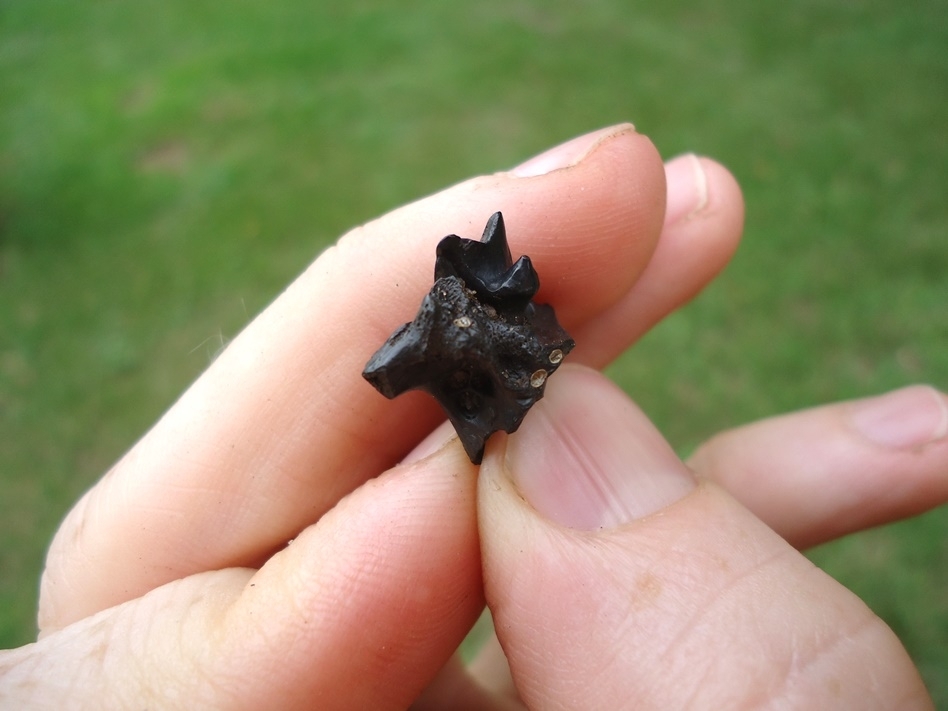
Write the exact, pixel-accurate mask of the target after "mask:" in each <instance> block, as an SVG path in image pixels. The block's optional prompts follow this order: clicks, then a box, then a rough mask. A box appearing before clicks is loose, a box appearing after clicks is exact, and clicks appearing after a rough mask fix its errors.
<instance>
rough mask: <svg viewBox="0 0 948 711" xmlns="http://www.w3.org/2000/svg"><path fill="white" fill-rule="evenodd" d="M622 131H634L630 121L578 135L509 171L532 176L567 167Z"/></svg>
mask: <svg viewBox="0 0 948 711" xmlns="http://www.w3.org/2000/svg"><path fill="white" fill-rule="evenodd" d="M624 133H635V126H633V125H632V124H631V123H622V124H619V125H617V126H610V127H608V128H603V129H600V130H598V131H593V132H592V133H587V134H585V135H583V136H578V137H577V138H574V139H572V140H570V141H567V142H566V143H561V144H560V145H558V146H556V147H555V148H551V149H550V150H548V151H546V152H545V153H541V154H540V155H538V156H534V157H533V158H531V159H530V160H528V161H526V162H525V163H521V164H520V165H518V166H517V167H516V168H514V169H513V170H511V171H510V173H511V174H512V175H515V176H517V177H518V178H533V177H536V176H538V175H545V174H547V173H549V172H551V171H554V170H559V169H560V168H569V167H570V166H573V165H576V164H577V163H579V162H580V161H582V160H583V158H585V157H586V156H588V155H589V154H590V153H592V152H593V151H594V150H596V148H598V147H599V146H600V145H602V144H603V143H605V142H606V141H608V140H610V139H612V138H614V137H616V136H619V135H621V134H624Z"/></svg>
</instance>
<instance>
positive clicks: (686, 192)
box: [665, 153, 708, 225]
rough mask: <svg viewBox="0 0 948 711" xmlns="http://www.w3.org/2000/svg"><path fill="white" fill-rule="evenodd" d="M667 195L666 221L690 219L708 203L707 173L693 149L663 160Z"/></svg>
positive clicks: (672, 222) (674, 221)
mask: <svg viewBox="0 0 948 711" xmlns="http://www.w3.org/2000/svg"><path fill="white" fill-rule="evenodd" d="M665 183H666V184H667V186H668V197H667V198H666V202H665V224H666V225H672V224H674V223H676V222H682V221H685V220H690V219H691V218H692V217H694V216H696V215H698V214H700V213H701V211H702V210H704V209H705V207H707V205H708V176H707V174H706V173H705V172H704V167H703V166H702V165H701V160H700V159H699V158H698V156H696V155H695V154H694V153H688V154H686V155H683V156H678V157H677V158H673V159H672V160H670V161H668V163H666V164H665Z"/></svg>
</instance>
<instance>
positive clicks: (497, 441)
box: [0, 125, 948, 710]
mask: <svg viewBox="0 0 948 711" xmlns="http://www.w3.org/2000/svg"><path fill="white" fill-rule="evenodd" d="M497 210H502V211H503V213H504V217H505V219H506V222H507V230H508V234H509V235H510V239H511V249H512V251H514V252H515V253H516V254H515V256H516V255H519V254H529V255H530V256H531V258H532V259H533V263H534V265H535V266H536V268H537V271H538V272H539V274H540V277H541V282H542V288H541V292H540V294H539V297H538V300H540V301H546V302H549V303H552V304H553V305H554V306H555V307H556V309H557V313H558V315H559V316H560V320H561V321H562V322H563V323H564V325H565V326H566V327H567V328H568V329H569V330H570V332H571V333H572V335H573V336H574V337H575V339H576V341H577V343H578V344H579V345H578V347H577V348H576V350H575V351H574V352H573V353H572V354H571V355H570V357H569V364H567V365H564V366H563V367H562V368H561V369H560V370H559V371H558V372H557V373H556V375H555V376H554V377H553V378H551V379H550V381H549V383H548V385H547V395H546V397H545V398H544V400H542V401H541V402H540V403H539V404H538V405H537V406H536V408H535V409H534V410H533V411H531V413H530V414H529V416H528V417H527V419H526V421H525V422H524V425H523V427H522V428H521V430H520V431H519V432H517V433H516V434H513V435H509V436H508V435H504V434H502V433H501V434H498V435H495V436H494V437H493V438H492V439H491V441H490V443H489V446H488V449H487V453H486V456H485V458H484V463H483V465H482V466H481V467H480V469H479V471H478V468H476V467H474V466H473V465H471V463H470V462H469V461H468V460H467V458H466V456H465V455H464V452H463V449H462V448H461V446H460V444H459V442H458V441H457V439H456V438H455V437H453V436H452V432H451V431H450V429H449V428H446V427H445V426H444V425H440V426H439V422H440V420H441V419H442V418H441V416H440V414H439V411H438V409H437V407H436V405H435V404H434V403H433V402H432V401H431V400H430V399H428V398H427V397H426V396H424V395H422V394H418V393H412V394H409V395H406V396H404V397H401V398H399V399H397V400H395V401H388V400H385V399H384V398H382V397H381V396H380V395H379V394H378V393H377V392H376V391H375V390H374V389H373V388H372V387H370V386H369V385H368V384H367V383H365V382H364V381H363V380H362V378H361V377H360V373H361V370H362V367H363V365H364V363H365V361H366V360H367V359H368V357H369V356H370V355H371V354H372V352H373V351H374V350H375V349H376V348H377V347H378V345H379V344H381V343H382V341H384V340H385V338H386V337H387V336H388V335H389V333H390V332H391V331H392V330H393V329H394V328H395V327H397V326H398V325H400V324H401V323H403V322H405V321H407V320H409V319H410V318H411V317H412V316H413V315H414V311H415V309H416V307H417V305H418V303H419V302H420V300H421V297H422V296H423V295H424V293H425V292H426V291H427V290H428V288H429V286H430V280H431V269H430V266H431V264H432V261H433V254H434V245H435V244H436V243H437V241H438V239H440V238H441V237H442V236H444V235H446V234H449V233H457V234H461V235H465V236H473V237H476V236H477V235H478V234H479V233H480V229H481V228H482V227H483V224H484V221H485V220H486V218H487V217H489V216H490V215H491V214H492V213H493V212H495V211H497ZM742 222H743V203H742V199H741V194H740V190H739V188H738V187H737V184H736V182H735V181H734V179H733V178H732V177H731V176H730V174H729V173H728V172H727V171H726V170H725V169H724V168H722V167H721V166H720V165H718V164H716V163H714V162H713V161H711V160H708V159H705V158H696V157H694V156H685V157H681V158H677V159H674V160H672V161H669V162H668V163H667V164H666V165H663V164H662V162H661V160H660V158H659V155H658V153H657V151H656V150H655V148H654V147H653V146H652V144H651V143H650V141H649V140H648V139H647V138H645V137H644V136H642V135H640V134H638V133H636V132H635V131H634V130H633V129H632V128H631V127H630V126H627V125H626V126H617V127H613V128H610V129H605V130H603V131H600V132H596V133H594V134H590V135H587V136H582V137H580V138H578V139H575V140H574V141H571V142H569V143H566V144H564V145H562V146H559V147H557V148H555V149H552V150H551V151H550V152H548V153H546V154H544V155H542V156H539V157H538V158H535V159H533V160H531V161H528V162H527V163H525V164H523V165H521V166H520V167H519V168H517V169H514V170H513V171H507V172H502V173H497V174H495V175H491V176H486V177H481V178H475V179H473V180H470V181H467V182H465V183H461V184H460V185H457V186H454V187H452V188H449V189H448V190H445V191H444V192H441V193H438V194H436V195H433V196H431V197H429V198H426V199H424V200H421V201H419V202H417V203H414V204H411V205H408V206H406V207H404V208H401V209H399V210H397V211H395V212H393V213H391V214H388V215H386V216H384V217H382V218H380V219H378V220H376V221H374V222H372V223H369V224H367V225H365V226H363V227H360V228H357V229H355V230H353V231H352V232H351V233H349V234H348V235H346V236H345V237H343V238H342V239H341V240H340V241H339V243H338V244H337V245H336V246H335V247H333V248H332V249H330V250H328V251H327V252H326V253H325V254H323V255H322V256H321V257H320V258H319V259H318V260H317V261H315V262H314V263H313V264H312V265H311V267H310V268H309V269H308V270H307V271H306V272H305V273H304V274H303V275H302V276H301V277H300V278H299V279H298V280H297V281H296V282H294V283H293V284H292V285H291V286H290V287H289V288H288V289H287V290H286V291H285V292H284V293H283V294H282V295H281V296H280V297H279V298H278V299H277V300H276V301H275V302H274V303H273V304H272V305H271V306H270V307H269V308H268V309H267V310H266V311H265V312H264V313H263V314H261V315H260V316H259V317H258V318H257V319H256V320H255V321H254V322H253V323H252V324H251V325H250V326H248V327H247V328H246V329H245V331H244V332H243V333H242V334H241V335H240V336H239V337H238V338H237V339H235V340H234V342H233V343H231V344H230V346H229V347H228V348H227V349H226V350H225V351H224V352H223V353H222V354H221V356H220V357H219V358H218V359H217V360H216V361H215V362H214V363H213V365H212V366H211V367H210V368H209V369H208V371H207V372H206V373H205V374H204V375H203V376H202V377H201V378H200V379H199V380H198V381H197V382H196V383H195V384H194V385H193V386H192V387H191V388H190V389H189V390H188V391H187V392H186V393H185V394H184V395H183V396H182V398H181V399H180V400H179V401H178V402H177V403H176V404H175V405H174V407H173V408H172V409H171V410H170V411H169V412H168V413H167V414H166V415H165V416H164V417H163V418H162V419H161V420H160V421H159V422H158V423H157V424H156V425H155V426H154V427H153V428H152V430H151V431H150V432H148V433H147V434H146V435H145V436H144V437H143V438H142V439H141V440H140V441H139V442H138V443H137V444H136V445H135V446H134V447H133V448H132V450H131V451H130V452H129V453H128V454H127V455H126V456H125V457H123V458H122V460H121V461H119V462H118V463H117V464H116V465H115V467H113V468H112V470H111V471H109V472H108V473H107V474H106V475H105V476H104V477H103V478H102V480H101V481H99V483H98V484H97V485H96V486H95V487H94V488H93V489H92V490H91V491H90V492H89V493H88V494H86V496H84V497H83V499H82V500H80V501H79V502H78V503H77V505H76V507H75V508H74V509H73V511H72V512H71V513H70V514H69V516H68V517H67V518H66V520H65V521H64V522H63V524H62V527H61V528H60V530H59V532H58V533H57V535H56V537H55V540H54V541H53V544H52V546H51V548H50V551H49V556H48V560H47V567H46V571H45V573H44V576H43V580H42V589H41V596H40V604H39V626H40V639H39V641H38V642H37V643H35V644H32V645H28V646H26V647H23V648H20V649H16V650H10V651H7V652H3V653H2V655H0V702H2V703H0V705H3V706H7V705H12V706H14V707H16V706H17V705H19V706H22V707H24V708H144V707H149V708H220V709H259V708H268V709H305V708H320V709H367V708H371V709H403V708H407V707H413V708H417V709H470V710H475V709H485V710H486V709H518V708H530V709H621V708H635V709H652V708H654V709H667V708H689V709H721V708H732V709H751V708H755V709H756V708H800V709H811V708H843V709H846V708H854V709H855V708H859V709H867V708H868V709H929V708H932V705H931V701H930V699H929V697H928V695H927V693H926V691H925V688H924V686H923V684H922V682H921V679H920V677H919V675H918V673H917V671H916V670H915V668H914V666H913V665H912V663H911V660H910V659H909V657H908V655H907V654H906V652H905V650H904V648H903V647H902V645H901V643H900V642H899V640H898V639H897V638H896V637H895V635H894V634H893V633H892V632H891V630H889V628H888V627H887V626H886V625H885V624H884V623H883V622H882V621H881V620H879V619H878V618H877V617H876V616H875V615H873V613H872V612H871V611H870V610H869V609H868V608H867V607H866V606H865V605H864V604H863V603H862V602H861V601H860V600H859V599H858V598H857V597H856V596H855V595H853V594H852V593H850V592H849V591H848V590H846V589H845V588H844V587H842V586H841V585H839V584H838V583H837V582H836V581H834V580H833V579H832V578H830V577H828V576H827V575H825V574H823V573H822V572H821V571H819V570H818V569H816V568H814V567H813V566H812V565H811V564H810V563H809V562H808V561H807V560H806V559H805V558H804V557H803V556H802V555H801V553H800V550H801V549H803V548H805V547H807V546H810V545H814V544H816V543H819V542H822V541H827V540H831V539H833V538H836V537H838V536H841V535H844V534H846V533H849V532H853V531H857V530H860V529H862V528H866V527H869V526H873V525H878V524H880V523H885V522H889V521H894V520H897V519H900V518H905V517H908V516H911V515H914V514H917V513H919V512H922V511H925V510H928V509H931V508H933V507H936V506H939V505H941V504H943V503H944V502H945V501H946V499H948V437H946V429H948V424H946V423H948V399H946V398H945V396H944V395H942V394H941V393H938V392H937V391H935V390H934V389H932V388H928V387H922V386H918V387H914V388H908V389H903V390H900V391H897V392H895V393H892V394H889V395H888V396H884V397H881V398H873V399H867V400H863V401H858V402H849V403H838V404H830V405H825V406H822V407H817V408H814V409H811V410H808V411H804V412H799V413H794V414H791V415H786V416H783V417H776V418H771V419H767V420H763V421H761V422H758V423H755V424H753V425H749V426H747V427H744V428H740V429H737V430H733V431H729V432H724V433H722V434H720V435H718V436H716V437H713V438H712V439H710V440H709V441H708V442H707V443H705V444H704V445H703V446H702V447H700V448H699V449H698V451H697V452H696V453H695V455H694V457H693V458H692V459H691V461H690V462H689V463H688V465H685V464H684V463H682V462H681V461H680V460H679V459H678V458H677V457H676V456H675V454H674V452H673V450H672V449H671V448H670V446H669V445H668V444H667V443H666V442H665V441H664V440H663V438H662V437H661V435H660V434H659V433H658V432H657V431H656V430H655V428H654V427H653V426H652V425H651V423H650V422H649V421H648V419H647V418H646V416H645V415H644V414H643V413H642V412H641V411H640V410H639V409H638V408H637V407H636V406H635V405H634V404H633V403H632V402H631V401H630V400H629V399H628V397H627V396H626V395H625V394H624V393H622V392H621V391H619V390H618V389H617V388H615V387H614V386H613V385H611V384H610V383H609V382H608V381H607V380H605V378H604V377H603V376H601V375H600V374H598V372H596V370H595V369H597V368H600V367H602V366H603V365H605V364H607V363H608V362H609V361H610V360H612V359H613V358H615V357H616V356H617V355H618V354H620V353H621V352H622V351H624V350H625V349H626V348H628V347H629V346H630V345H632V344H633V343H634V342H635V341H636V340H637V339H638V338H639V337H640V336H641V335H642V334H644V333H645V332H646V331H647V330H648V329H649V328H651V327H652V326H654V325H655V324H656V323H658V322H659V321H661V319H662V318H663V317H665V316H666V315H667V314H669V313H670V312H672V311H674V310H675V309H676V308H678V307H680V306H681V305H682V304H684V303H685V302H686V301H688V300H689V299H690V298H691V297H692V296H694V295H695V294H696V293H698V292H699V291H700V290H701V289H702V288H703V287H704V286H705V285H706V284H707V283H708V282H709V281H711V280H712V279H713V277H714V276H715V275H716V274H717V273H718V272H719V271H720V270H721V269H722V268H723V266H724V265H725V264H726V263H727V261H728V260H729V258H730V256H731V254H732V253H733V251H734V249H735V248H736V246H737V243H738V240H739V239H740V235H741V228H742ZM656 377H664V378H672V377H674V366H673V364H669V368H668V371H667V372H665V373H661V374H656ZM291 541H292V543H289V542H291ZM288 543H289V545H288ZM485 602H486V603H487V605H489V607H490V609H491V611H492V614H493V617H494V621H495V626H496V637H495V638H492V639H491V640H490V641H489V642H488V643H487V645H486V646H485V648H484V650H483V651H482V652H481V654H480V656H479V657H478V658H477V659H476V660H475V662H474V664H473V665H472V666H471V667H470V668H469V669H465V668H464V667H463V666H462V665H461V663H460V662H459V661H458V659H457V657H456V656H454V651H455V649H456V648H457V646H458V645H459V643H460V642H461V640H462V639H463V638H464V636H465V634H466V633H467V631H468V630H469V629H470V628H471V626H472V624H473V623H474V621H475V620H476V619H477V618H478V616H479V615H480V613H481V611H482V609H483V607H484V605H485Z"/></svg>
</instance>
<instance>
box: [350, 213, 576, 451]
mask: <svg viewBox="0 0 948 711" xmlns="http://www.w3.org/2000/svg"><path fill="white" fill-rule="evenodd" d="M539 288H540V280H539V277H538V276H537V273H536V271H535V270H534V268H533V265H532V264H531V263H530V258H529V257H527V256H523V257H520V259H518V260H517V261H516V263H514V262H513V261H512V259H511V256H510V248H509V247H508V246H507V233H506V231H505V229H504V218H503V216H502V215H501V214H500V213H499V212H496V213H494V215H493V216H492V217H491V218H490V220H489V221H488V222H487V227H486V228H485V229H484V235H483V237H481V241H480V242H477V241H475V240H470V239H463V238H461V237H458V236H457V235H448V236H447V237H445V238H444V239H442V240H441V242H440V243H439V244H438V250H437V259H436V261H435V283H434V286H433V287H432V288H431V291H430V292H428V295H427V296H425V298H424V301H422V303H421V308H420V309H419V310H418V315H417V316H415V320H414V321H412V322H411V323H406V324H405V325H404V326H402V327H401V328H399V329H398V330H397V331H395V333H393V334H392V335H391V337H390V338H389V339H388V340H387V341H386V342H385V343H384V344H383V345H382V347H381V348H379V350H378V351H377V352H376V353H375V355H373V356H372V358H370V359H369V362H368V363H367V364H366V366H365V370H364V371H363V373H362V375H363V377H364V378H365V379H366V380H368V381H369V382H370V383H372V385H374V386H375V388H376V389H377V390H378V391H379V392H380V393H382V394H383V395H384V396H385V397H387V398H394V397H396V396H398V395H401V394H402V393H403V392H405V391H406V390H425V391H427V392H429V393H431V394H432V395H433V396H434V397H435V398H436V399H437V400H438V402H439V403H440V404H441V406H442V407H443V408H444V411H445V412H446V413H447V415H448V419H450V420H451V423H452V424H453V425H454V429H456V430H457V433H458V435H459V436H460V438H461V443H462V444H463V445H464V449H465V451H466V452H467V454H468V456H469V457H470V458H471V461H472V462H474V463H475V464H479V463H480V461H481V459H482V457H483V456H484V443H485V442H486V441H487V438H488V437H489V436H490V435H491V434H492V433H493V432H496V431H497V430H504V431H505V432H513V431H515V430H516V429H517V428H518V427H519V426H520V423H521V422H522V421H523V418H524V415H526V414H527V410H529V409H530V408H531V407H532V406H533V403H535V402H536V401H537V400H539V399H540V398H541V397H543V390H544V386H545V384H546V379H547V378H548V377H549V375H550V374H551V373H552V372H553V371H554V370H556V369H557V367H558V366H559V364H560V363H561V362H562V360H563V356H565V355H566V354H567V353H569V352H570V351H571V350H572V349H573V346H574V345H576V344H575V343H574V342H573V339H572V338H570V336H569V334H568V333H566V331H564V330H563V328H562V327H561V326H560V324H559V323H558V322H557V320H556V315H555V314H554V313H553V308H552V307H551V306H549V305H547V304H536V303H533V301H532V299H533V296H534V295H535V294H536V292H537V289H539Z"/></svg>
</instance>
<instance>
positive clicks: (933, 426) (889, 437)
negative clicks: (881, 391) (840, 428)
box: [849, 385, 948, 449]
mask: <svg viewBox="0 0 948 711" xmlns="http://www.w3.org/2000/svg"><path fill="white" fill-rule="evenodd" d="M849 420H850V423H851V424H852V426H853V427H854V428H855V429H856V431H857V432H859V433H860V434H861V435H862V436H863V437H865V438H866V439H868V440H869V441H870V442H873V443H875V444H878V445H881V446H883V447H889V448H892V449H913V448H916V447H922V446H924V445H926V444H930V443H932V442H935V441H937V440H940V439H942V438H944V437H945V436H946V435H948V397H946V396H945V395H943V394H942V393H940V392H938V391H937V390H936V389H935V388H933V387H930V386H928V385H910V386H909V387H907V388H902V389H900V390H894V391H893V392H890V393H886V394H885V395H879V396H877V397H870V398H866V399H864V400H857V401H855V402H853V403H851V404H850V406H849Z"/></svg>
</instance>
